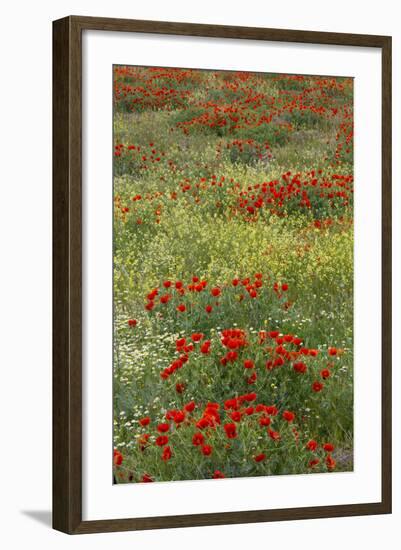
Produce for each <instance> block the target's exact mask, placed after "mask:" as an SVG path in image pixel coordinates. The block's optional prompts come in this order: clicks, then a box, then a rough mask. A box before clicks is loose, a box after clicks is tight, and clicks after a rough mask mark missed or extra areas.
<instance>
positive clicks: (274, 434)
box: [267, 428, 280, 441]
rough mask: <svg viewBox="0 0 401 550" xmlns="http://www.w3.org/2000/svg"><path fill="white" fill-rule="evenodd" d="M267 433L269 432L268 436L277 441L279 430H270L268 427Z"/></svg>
mask: <svg viewBox="0 0 401 550" xmlns="http://www.w3.org/2000/svg"><path fill="white" fill-rule="evenodd" d="M267 433H268V434H269V437H271V438H272V439H273V440H274V441H278V440H279V439H280V434H279V432H275V431H274V430H271V429H270V428H269V431H268V432H267Z"/></svg>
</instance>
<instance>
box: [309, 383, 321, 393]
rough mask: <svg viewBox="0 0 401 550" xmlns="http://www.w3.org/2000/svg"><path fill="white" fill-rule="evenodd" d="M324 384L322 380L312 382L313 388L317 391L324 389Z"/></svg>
mask: <svg viewBox="0 0 401 550" xmlns="http://www.w3.org/2000/svg"><path fill="white" fill-rule="evenodd" d="M322 389H323V384H322V383H321V382H313V384H312V390H313V391H314V392H316V393H318V392H320V391H322Z"/></svg>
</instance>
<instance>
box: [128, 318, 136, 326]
mask: <svg viewBox="0 0 401 550" xmlns="http://www.w3.org/2000/svg"><path fill="white" fill-rule="evenodd" d="M137 324H138V321H137V320H136V319H129V320H128V326H130V327H136V325H137Z"/></svg>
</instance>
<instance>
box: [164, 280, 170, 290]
mask: <svg viewBox="0 0 401 550" xmlns="http://www.w3.org/2000/svg"><path fill="white" fill-rule="evenodd" d="M163 286H164V288H170V287H171V281H164V282H163Z"/></svg>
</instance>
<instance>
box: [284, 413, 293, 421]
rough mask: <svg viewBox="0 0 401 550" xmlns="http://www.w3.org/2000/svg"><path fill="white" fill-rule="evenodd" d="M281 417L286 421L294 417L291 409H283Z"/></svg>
mask: <svg viewBox="0 0 401 550" xmlns="http://www.w3.org/2000/svg"><path fill="white" fill-rule="evenodd" d="M283 418H284V420H286V421H287V422H292V421H293V420H294V418H295V414H294V413H293V412H291V411H284V412H283Z"/></svg>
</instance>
